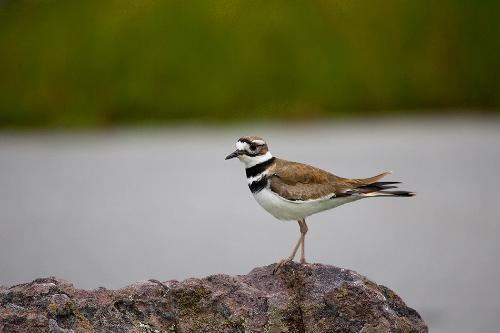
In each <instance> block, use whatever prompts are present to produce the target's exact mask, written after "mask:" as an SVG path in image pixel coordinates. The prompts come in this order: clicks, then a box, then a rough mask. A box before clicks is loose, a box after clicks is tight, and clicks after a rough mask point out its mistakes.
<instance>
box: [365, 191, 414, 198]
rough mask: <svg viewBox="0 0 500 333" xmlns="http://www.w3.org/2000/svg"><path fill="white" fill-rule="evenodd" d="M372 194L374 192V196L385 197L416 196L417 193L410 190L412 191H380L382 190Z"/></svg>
mask: <svg viewBox="0 0 500 333" xmlns="http://www.w3.org/2000/svg"><path fill="white" fill-rule="evenodd" d="M370 194H372V195H373V196H376V197H384V196H390V197H414V196H415V195H416V193H415V192H410V191H380V192H372V193H370Z"/></svg>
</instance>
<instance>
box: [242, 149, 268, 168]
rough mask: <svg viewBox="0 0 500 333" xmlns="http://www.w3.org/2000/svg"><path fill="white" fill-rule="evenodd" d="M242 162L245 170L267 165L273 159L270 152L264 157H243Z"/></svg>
mask: <svg viewBox="0 0 500 333" xmlns="http://www.w3.org/2000/svg"><path fill="white" fill-rule="evenodd" d="M242 157H243V158H242V159H241V161H242V162H243V163H244V164H245V168H247V169H248V168H251V167H253V166H256V165H259V164H261V163H265V162H267V161H269V160H271V159H272V158H273V155H271V153H270V152H267V153H265V154H264V155H257V156H245V155H243V156H242Z"/></svg>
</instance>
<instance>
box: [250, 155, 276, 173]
mask: <svg viewBox="0 0 500 333" xmlns="http://www.w3.org/2000/svg"><path fill="white" fill-rule="evenodd" d="M275 159H276V158H275V157H271V158H270V159H268V160H267V161H264V162H262V163H259V164H255V165H254V166H252V167H250V168H246V169H245V172H246V174H247V178H248V177H255V176H257V175H258V174H260V173H262V172H264V171H265V170H266V169H267V167H268V166H270V165H271V164H273V162H274V160H275Z"/></svg>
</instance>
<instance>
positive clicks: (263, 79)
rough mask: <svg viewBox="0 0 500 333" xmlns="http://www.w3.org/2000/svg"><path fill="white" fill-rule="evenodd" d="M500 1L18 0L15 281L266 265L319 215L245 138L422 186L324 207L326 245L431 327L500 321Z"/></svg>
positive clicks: (4, 280)
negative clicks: (273, 189) (308, 213)
mask: <svg viewBox="0 0 500 333" xmlns="http://www.w3.org/2000/svg"><path fill="white" fill-rule="evenodd" d="M499 12H500V2H499V1H496V0H483V1H473V0H460V1H457V0H442V1H433V2H431V1H420V0H409V1H396V0H383V1H368V0H349V1H346V0H331V1H330V0H327V1H325V0H312V1H294V2H290V1H281V0H276V1H275V0H273V1H268V0H266V1H264V0H257V1H243V0H231V1H226V0H222V1H221V0H218V1H189V2H186V1H180V0H168V1H155V0H144V1H140V2H138V1H129V0H124V1H107V2H106V1H104V2H103V1H98V0H86V1H83V0H79V1H57V0H54V1H52V0H51V1H45V0H43V1H42V0H0V284H4V285H10V284H16V283H21V282H26V281H30V280H32V279H34V278H37V277H40V276H49V275H54V276H57V277H60V278H65V279H68V280H71V281H73V282H74V283H75V284H76V285H77V286H78V287H81V288H95V287H98V286H105V287H109V288H119V287H123V286H125V285H127V284H129V283H132V282H134V281H137V280H141V279H150V278H156V279H159V280H169V279H184V278H187V277H191V276H197V277H200V276H205V275H209V274H215V273H227V274H245V273H247V272H248V271H249V270H251V269H252V268H254V267H256V266H262V265H267V264H271V263H273V262H276V261H277V260H279V259H281V258H283V257H284V256H286V255H288V254H289V251H290V249H291V247H292V246H293V244H294V242H295V241H296V239H297V237H298V234H299V230H298V226H297V225H296V223H283V222H280V221H277V220H275V219H274V218H273V217H272V216H270V215H269V214H268V213H266V212H265V211H264V210H263V209H262V208H261V207H260V206H258V204H257V203H256V202H255V201H254V199H253V198H252V196H251V194H250V191H249V190H248V188H247V186H246V181H245V176H244V171H243V167H242V165H241V164H240V163H238V162H237V161H224V157H225V156H226V155H227V154H228V153H229V152H231V151H232V150H233V149H234V143H235V141H236V140H237V139H238V138H239V137H241V136H243V135H248V134H257V135H260V136H262V137H264V138H265V139H266V140H267V141H268V143H269V145H270V148H271V151H272V152H273V154H274V155H276V156H278V157H282V158H285V159H290V160H295V161H299V162H306V163H310V164H312V165H315V166H318V167H321V168H323V169H326V170H329V171H332V172H334V173H336V174H338V175H340V176H346V177H367V176H372V175H374V174H376V173H379V172H382V171H386V170H392V171H394V174H393V175H392V176H391V177H390V178H389V179H388V180H394V181H403V182H404V184H403V188H404V189H408V190H413V191H415V192H417V196H416V197H415V198H411V199H408V198H390V199H388V198H376V199H369V200H364V201H360V202H355V203H352V204H349V205H345V206H342V207H340V208H338V209H335V210H333V211H329V212H325V213H322V214H319V215H315V216H313V217H311V218H310V219H309V226H310V232H309V233H308V236H307V241H306V244H307V256H308V259H309V260H310V261H312V262H320V263H327V264H333V265H337V266H341V267H345V268H349V269H354V270H356V271H358V272H359V273H361V274H364V275H366V276H367V277H369V278H371V279H373V280H374V281H376V282H378V283H381V284H384V285H387V286H388V287H390V288H392V289H394V290H395V291H396V292H397V293H398V294H399V295H401V297H402V298H403V299H404V300H405V301H406V302H407V303H408V305H409V306H411V307H413V308H415V309H417V310H418V311H419V312H420V313H421V314H422V315H423V317H424V319H425V321H426V322H427V323H428V324H429V326H430V330H431V332H498V331H499V329H498V326H499V325H498V323H497V322H498V320H497V317H498V314H499V313H500V288H499V287H498V281H499V280H500V264H499V263H498V262H499V261H498V258H499V256H500V208H499V206H498V201H499V199H500V196H499V194H498V189H499V188H500V180H499V172H498V170H500V151H499V150H500V117H499V114H500V112H499V110H500V108H499V107H500V66H498V59H500V43H498V42H497V41H498V40H500V20H498V13H499Z"/></svg>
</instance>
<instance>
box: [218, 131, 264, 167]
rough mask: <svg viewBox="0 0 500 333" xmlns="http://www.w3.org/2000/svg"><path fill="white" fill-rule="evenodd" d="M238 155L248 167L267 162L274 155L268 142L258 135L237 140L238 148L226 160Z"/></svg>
mask: <svg viewBox="0 0 500 333" xmlns="http://www.w3.org/2000/svg"><path fill="white" fill-rule="evenodd" d="M234 157H238V159H239V160H240V161H241V162H242V163H244V164H245V166H246V167H247V168H249V167H252V166H254V165H256V164H259V163H262V162H265V161H267V160H269V159H270V158H272V157H273V156H272V155H271V153H270V152H269V149H268V148H267V143H266V142H265V141H264V140H263V139H262V138H259V137H257V136H244V137H242V138H240V139H238V141H236V150H235V151H234V152H232V153H231V154H229V155H227V156H226V160H229V159H231V158H234Z"/></svg>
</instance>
